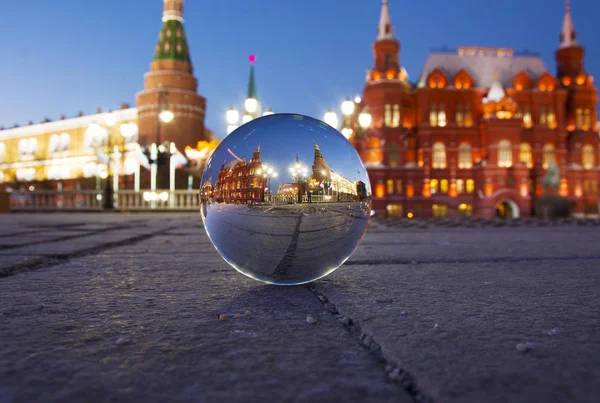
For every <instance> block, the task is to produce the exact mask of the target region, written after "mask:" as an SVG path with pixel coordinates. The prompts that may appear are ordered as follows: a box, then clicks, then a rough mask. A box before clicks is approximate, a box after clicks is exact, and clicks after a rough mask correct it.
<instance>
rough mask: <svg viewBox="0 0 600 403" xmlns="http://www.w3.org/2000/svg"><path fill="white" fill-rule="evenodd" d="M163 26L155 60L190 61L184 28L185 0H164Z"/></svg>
mask: <svg viewBox="0 0 600 403" xmlns="http://www.w3.org/2000/svg"><path fill="white" fill-rule="evenodd" d="M164 3H165V7H164V11H163V17H162V21H163V27H162V29H161V31H160V36H159V39H158V44H157V45H156V51H155V52H154V61H160V60H172V61H178V62H184V63H190V64H191V59H190V52H189V47H188V44H187V40H186V37H185V30H184V29H183V0H164Z"/></svg>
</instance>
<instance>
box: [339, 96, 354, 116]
mask: <svg viewBox="0 0 600 403" xmlns="http://www.w3.org/2000/svg"><path fill="white" fill-rule="evenodd" d="M342 113H343V114H344V116H350V115H352V114H353V113H354V102H352V101H351V100H350V98H346V100H345V101H344V102H342Z"/></svg>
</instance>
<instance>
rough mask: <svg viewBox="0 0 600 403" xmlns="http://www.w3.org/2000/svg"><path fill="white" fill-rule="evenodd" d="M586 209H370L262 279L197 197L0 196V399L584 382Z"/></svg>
mask: <svg viewBox="0 0 600 403" xmlns="http://www.w3.org/2000/svg"><path fill="white" fill-rule="evenodd" d="M597 224H598V222H596V221H577V220H563V221H560V222H558V221H557V222H542V221H535V220H529V221H524V220H517V221H503V222H500V221H496V220H475V219H471V220H462V221H461V220H425V221H418V220H401V221H394V220H376V221H373V222H372V223H371V224H370V228H369V230H368V232H367V235H366V236H365V238H364V240H363V243H362V244H361V247H359V249H358V250H357V252H356V253H355V254H354V255H353V257H352V258H351V259H350V260H349V261H348V262H346V264H345V265H344V266H343V267H341V268H340V269H338V270H337V271H336V272H334V273H333V274H331V275H330V276H329V277H327V278H325V279H322V280H319V281H317V282H315V283H313V284H311V285H309V286H298V287H276V286H267V285H263V284H260V283H257V282H255V281H253V280H251V279H248V278H246V277H244V276H242V275H240V274H238V273H237V272H235V271H234V270H233V269H231V268H229V266H228V265H227V264H226V263H225V262H224V261H223V260H222V259H221V258H220V256H219V255H218V254H217V252H216V251H215V250H214V248H213V247H212V245H211V244H210V242H209V240H208V237H207V236H206V235H205V233H204V229H203V227H202V224H201V221H200V217H199V214H153V215H152V214H130V215H127V214H71V215H66V214H13V215H0V402H31V401H48V402H65V401H69V402H71V401H75V402H80V401H86V402H103V401H110V402H142V401H143V402H155V401H156V402H164V401H170V402H171V401H172V402H190V401H209V402H211V401H236V402H237V401H253V402H254V401H298V402H309V401H310V402H321V401H340V400H345V401H349V402H411V401H435V402H507V401H511V402H537V401H539V402H546V401H552V402H595V401H597V396H598V395H599V394H600V338H598V336H597V335H598V334H600V312H599V311H600V309H599V305H598V301H599V300H600V298H599V297H600V273H599V270H598V266H599V263H600V251H598V247H597V245H598V241H599V238H600V228H599V227H598V226H597ZM223 314H226V315H227V320H219V319H218V318H217V315H220V319H224V317H223ZM308 315H310V316H312V317H313V318H314V319H315V320H316V323H307V316H308ZM310 322H312V321H310Z"/></svg>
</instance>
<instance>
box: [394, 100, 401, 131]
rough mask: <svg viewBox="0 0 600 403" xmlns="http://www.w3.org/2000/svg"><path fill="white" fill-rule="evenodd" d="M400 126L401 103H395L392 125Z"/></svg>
mask: <svg viewBox="0 0 600 403" xmlns="http://www.w3.org/2000/svg"><path fill="white" fill-rule="evenodd" d="M398 126H400V105H398V104H394V106H393V110H392V127H398Z"/></svg>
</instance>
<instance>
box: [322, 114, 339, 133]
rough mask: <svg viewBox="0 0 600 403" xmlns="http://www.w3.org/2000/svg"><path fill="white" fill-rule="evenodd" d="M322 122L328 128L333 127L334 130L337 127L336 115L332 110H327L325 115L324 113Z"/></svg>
mask: <svg viewBox="0 0 600 403" xmlns="http://www.w3.org/2000/svg"><path fill="white" fill-rule="evenodd" d="M323 120H324V121H325V123H327V124H328V125H329V126H331V127H333V128H334V129H337V126H338V117H337V114H336V113H335V112H334V111H333V109H329V110H328V111H327V113H325V116H324V117H323Z"/></svg>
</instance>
